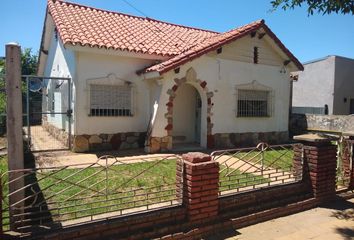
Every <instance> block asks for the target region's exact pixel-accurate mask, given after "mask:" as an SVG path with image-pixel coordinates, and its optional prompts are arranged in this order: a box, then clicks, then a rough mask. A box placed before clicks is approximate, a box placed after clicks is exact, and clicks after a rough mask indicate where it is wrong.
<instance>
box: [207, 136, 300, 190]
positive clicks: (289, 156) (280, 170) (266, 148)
mask: <svg viewBox="0 0 354 240" xmlns="http://www.w3.org/2000/svg"><path fill="white" fill-rule="evenodd" d="M294 146H296V144H284V145H268V144H266V143H260V144H258V145H257V147H253V148H237V149H227V150H222V151H215V152H213V153H212V154H211V156H212V159H213V160H214V161H217V162H219V164H220V171H219V174H220V178H219V194H220V195H224V194H232V193H238V192H243V191H249V190H255V189H259V188H263V187H269V186H274V185H283V184H289V183H294V182H298V181H301V179H302V168H303V167H302V165H303V160H301V162H299V164H298V165H297V166H295V165H294V151H293V147H294ZM295 167H297V168H299V169H295Z"/></svg>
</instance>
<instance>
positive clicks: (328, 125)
mask: <svg viewBox="0 0 354 240" xmlns="http://www.w3.org/2000/svg"><path fill="white" fill-rule="evenodd" d="M309 130H322V131H335V132H353V131H354V116H348V115H316V114H292V115H291V117H290V132H291V133H292V134H293V135H297V134H301V133H303V132H306V131H309Z"/></svg>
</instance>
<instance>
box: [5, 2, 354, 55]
mask: <svg viewBox="0 0 354 240" xmlns="http://www.w3.org/2000/svg"><path fill="white" fill-rule="evenodd" d="M72 1H73V2H77V3H80V4H85V5H89V6H94V7H97V8H103V9H109V10H113V11H119V12H124V13H128V14H133V15H141V14H140V13H139V12H137V11H136V10H134V9H133V8H132V7H130V6H129V5H127V4H126V3H125V2H124V1H122V0H72ZM128 1H129V2H130V3H132V4H133V5H134V6H136V7H137V8H138V9H140V10H141V11H142V12H144V13H145V14H146V15H148V16H149V17H151V18H155V19H159V20H163V21H168V22H172V23H177V24H183V25H188V26H193V27H199V28H205V29H210V30H214V31H219V32H223V31H227V30H229V29H232V28H235V27H238V26H241V25H244V24H247V23H249V22H252V21H254V20H257V19H265V21H266V24H267V25H268V26H269V27H270V28H271V29H272V31H273V32H274V33H275V34H276V35H277V36H278V37H279V38H280V40H281V41H282V42H283V43H284V44H285V46H287V47H288V48H289V50H290V51H291V52H292V53H293V54H294V55H295V56H296V57H297V58H298V59H299V60H300V61H302V62H304V61H308V60H312V59H316V58H320V57H323V56H327V55H340V56H345V57H350V58H354V16H352V15H339V14H331V15H324V16H323V15H322V14H317V13H316V14H315V15H313V16H307V12H306V9H305V8H298V9H295V10H288V11H283V10H282V9H278V10H277V11H275V12H270V11H269V10H270V9H271V4H270V0H247V1H242V0H218V1H215V0H210V1H209V0H208V1H206V0H128ZM45 9H46V0H0V16H1V18H2V21H1V22H2V26H1V28H0V56H4V55H5V53H4V52H5V50H4V49H5V47H4V45H5V44H6V43H7V42H10V41H16V42H19V43H20V44H21V46H22V47H30V48H32V49H33V51H35V52H37V51H38V48H39V45H40V39H41V33H42V28H43V21H44V14H45Z"/></svg>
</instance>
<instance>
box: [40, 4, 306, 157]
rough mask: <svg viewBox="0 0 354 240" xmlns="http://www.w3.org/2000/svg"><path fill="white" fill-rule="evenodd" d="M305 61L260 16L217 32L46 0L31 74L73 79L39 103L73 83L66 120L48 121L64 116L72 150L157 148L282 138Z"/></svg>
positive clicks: (60, 97) (55, 125)
mask: <svg viewBox="0 0 354 240" xmlns="http://www.w3.org/2000/svg"><path fill="white" fill-rule="evenodd" d="M302 68H303V67H302V65H301V63H299V61H298V60H297V59H296V58H295V57H294V56H293V55H292V54H291V53H290V52H289V50H288V49H286V47H285V46H284V45H283V44H282V43H281V42H280V40H279V39H278V38H277V37H276V36H275V35H274V33H273V32H272V31H271V30H270V29H269V28H268V26H267V25H266V24H265V23H264V21H263V20H261V21H256V22H253V23H250V24H247V25H245V26H242V27H240V28H236V29H233V30H231V31H229V32H226V33H216V32H212V31H207V30H202V29H196V28H191V27H186V26H180V25H176V24H171V23H166V22H162V21H158V20H153V19H150V18H142V17H135V16H130V15H125V14H122V13H116V12H110V11H106V10H100V9H95V8H92V7H86V6H81V5H77V4H73V3H66V2H63V1H58V0H56V1H55V0H49V1H48V10H47V16H46V20H45V25H44V31H43V36H42V44H41V53H40V60H39V73H38V74H39V75H44V76H52V77H69V78H71V79H72V81H71V82H70V83H69V84H70V86H66V85H65V84H62V85H61V86H60V88H61V89H62V91H61V90H60V89H59V90H57V92H58V93H57V94H56V95H55V96H52V97H51V96H49V95H48V96H46V97H45V98H44V99H43V101H44V102H47V103H49V104H43V105H44V106H47V107H52V108H53V106H49V105H51V104H52V105H54V108H55V107H56V105H58V102H59V103H60V104H59V105H60V107H62V106H63V105H65V104H66V103H65V100H64V99H67V96H65V94H67V91H66V90H65V89H66V88H69V89H71V92H70V93H71V95H72V97H71V101H70V102H69V103H67V104H68V105H70V108H71V109H72V110H73V118H72V121H71V122H70V123H66V124H63V122H62V121H65V119H64V120H63V119H56V118H55V119H48V120H47V121H46V123H45V125H46V126H50V127H49V128H52V131H53V129H58V131H66V130H67V126H68V124H71V129H72V138H73V150H74V151H76V152H86V151H93V150H109V149H127V148H139V147H145V149H146V151H147V152H161V151H169V150H172V149H175V148H178V147H179V146H186V145H190V146H198V147H201V148H213V147H220V148H221V147H222V148H226V147H236V146H242V145H252V144H256V143H257V142H259V141H268V142H282V141H286V140H287V137H288V117H289V116H288V114H289V101H290V72H292V71H299V70H302ZM47 88H48V89H49V88H50V83H49V82H48V87H47ZM63 126H65V127H63ZM54 131H55V130H54Z"/></svg>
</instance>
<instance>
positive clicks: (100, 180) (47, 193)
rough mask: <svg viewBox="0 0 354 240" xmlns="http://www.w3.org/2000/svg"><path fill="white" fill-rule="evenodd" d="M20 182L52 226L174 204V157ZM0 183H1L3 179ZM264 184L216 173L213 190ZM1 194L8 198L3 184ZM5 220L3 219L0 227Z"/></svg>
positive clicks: (47, 173) (40, 174)
mask: <svg viewBox="0 0 354 240" xmlns="http://www.w3.org/2000/svg"><path fill="white" fill-rule="evenodd" d="M0 169H1V171H2V173H3V172H6V171H7V159H6V157H2V158H0ZM106 170H107V171H106ZM25 180H26V183H27V184H31V185H30V186H31V187H29V188H28V189H27V190H28V191H27V194H33V193H40V194H37V195H36V196H37V197H36V198H31V199H29V200H28V202H27V203H28V204H32V203H34V202H35V204H36V206H41V209H42V210H43V209H44V210H45V209H47V208H48V209H49V211H47V215H48V221H49V220H53V221H55V222H58V221H64V220H70V219H76V218H80V217H86V216H91V215H97V214H102V213H107V212H117V211H118V212H119V211H121V210H123V211H124V209H131V208H138V207H142V206H146V205H151V204H156V203H161V202H168V201H174V200H176V186H175V181H176V159H171V160H164V161H151V162H141V163H131V164H125V165H115V166H111V167H109V168H108V169H106V168H105V167H91V168H87V169H80V168H76V169H55V170H41V171H40V170H37V171H36V172H29V174H28V176H27V177H26V179H25ZM2 181H7V175H5V176H4V177H3V179H2ZM36 182H38V184H36ZM264 182H267V179H264V178H262V177H261V176H254V175H252V174H249V173H241V172H235V173H233V174H232V176H226V174H225V173H221V174H220V189H219V190H221V191H224V190H230V189H234V188H240V187H245V186H249V185H254V184H260V183H264ZM3 194H4V195H5V196H6V195H7V194H8V186H7V185H6V184H5V186H4V188H3ZM7 201H8V200H7V199H6V200H5V204H3V208H4V209H6V208H7V204H6V203H7ZM32 211H39V208H33V209H32ZM49 213H50V214H49ZM6 215H7V212H5V214H4V216H6ZM7 222H8V221H7V219H5V220H4V223H5V224H6V223H7Z"/></svg>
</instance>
